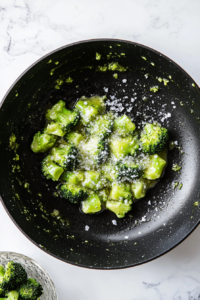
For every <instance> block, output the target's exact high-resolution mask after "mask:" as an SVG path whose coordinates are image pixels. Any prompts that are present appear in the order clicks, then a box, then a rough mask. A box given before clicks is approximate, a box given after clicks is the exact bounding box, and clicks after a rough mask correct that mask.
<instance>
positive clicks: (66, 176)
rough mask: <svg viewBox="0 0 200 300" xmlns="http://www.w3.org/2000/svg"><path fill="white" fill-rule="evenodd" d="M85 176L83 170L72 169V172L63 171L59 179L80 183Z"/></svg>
mask: <svg viewBox="0 0 200 300" xmlns="http://www.w3.org/2000/svg"><path fill="white" fill-rule="evenodd" d="M84 178H85V174H84V171H74V172H68V171H66V172H64V173H63V174H62V176H61V178H60V179H61V180H63V181H66V182H69V183H73V184H80V183H81V182H82V181H83V180H84Z"/></svg>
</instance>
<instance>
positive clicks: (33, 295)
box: [19, 278, 43, 300]
mask: <svg viewBox="0 0 200 300" xmlns="http://www.w3.org/2000/svg"><path fill="white" fill-rule="evenodd" d="M42 293H43V288H42V286H41V284H40V283H38V282H37V281H36V280H35V279H32V278H29V279H28V281H27V282H26V283H24V284H23V285H21V286H20V289H19V295H20V299H21V300H37V299H38V298H39V297H40V296H41V295H42Z"/></svg>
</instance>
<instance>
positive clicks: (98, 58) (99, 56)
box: [96, 52, 101, 60]
mask: <svg viewBox="0 0 200 300" xmlns="http://www.w3.org/2000/svg"><path fill="white" fill-rule="evenodd" d="M100 59H101V54H99V53H98V52H97V53H96V60H100Z"/></svg>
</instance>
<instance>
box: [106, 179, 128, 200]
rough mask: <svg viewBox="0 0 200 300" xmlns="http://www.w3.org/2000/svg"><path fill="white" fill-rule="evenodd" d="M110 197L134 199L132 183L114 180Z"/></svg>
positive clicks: (113, 198)
mask: <svg viewBox="0 0 200 300" xmlns="http://www.w3.org/2000/svg"><path fill="white" fill-rule="evenodd" d="M110 199H112V200H116V201H118V200H127V201H132V194H131V188H130V184H128V183H121V182H113V183H112V186H111V191H110Z"/></svg>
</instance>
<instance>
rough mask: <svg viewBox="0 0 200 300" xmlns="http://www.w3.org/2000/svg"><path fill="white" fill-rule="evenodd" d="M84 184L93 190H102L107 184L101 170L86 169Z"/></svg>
mask: <svg viewBox="0 0 200 300" xmlns="http://www.w3.org/2000/svg"><path fill="white" fill-rule="evenodd" d="M82 184H83V186H85V187H86V188H89V189H91V190H94V191H97V190H101V189H102V188H103V187H105V186H106V185H107V182H106V179H105V178H103V177H102V175H101V172H99V171H86V172H85V180H84V181H83V183H82Z"/></svg>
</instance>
